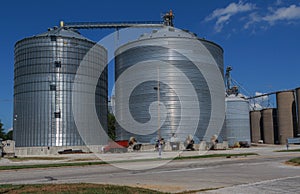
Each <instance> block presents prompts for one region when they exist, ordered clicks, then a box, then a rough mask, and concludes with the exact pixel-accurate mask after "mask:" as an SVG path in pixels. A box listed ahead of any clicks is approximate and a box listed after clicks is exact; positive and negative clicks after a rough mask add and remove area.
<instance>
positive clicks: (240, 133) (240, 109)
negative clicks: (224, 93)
mask: <svg viewBox="0 0 300 194" xmlns="http://www.w3.org/2000/svg"><path fill="white" fill-rule="evenodd" d="M225 107H226V113H225V133H223V136H224V137H223V140H225V141H228V145H229V146H233V145H234V144H235V143H236V142H239V141H247V142H248V143H249V144H251V134H250V121H249V101H248V100H246V99H245V98H243V97H242V96H235V95H230V96H228V97H226V98H225Z"/></svg>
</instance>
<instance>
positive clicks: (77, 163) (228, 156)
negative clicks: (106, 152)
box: [0, 153, 258, 170]
mask: <svg viewBox="0 0 300 194" xmlns="http://www.w3.org/2000/svg"><path fill="white" fill-rule="evenodd" d="M251 155H258V154H257V153H240V154H209V155H197V156H178V157H175V158H162V159H158V158H149V159H138V160H121V161H111V162H104V161H100V162H76V163H56V164H33V165H13V166H0V170H18V169H29V168H53V167H68V166H88V165H102V164H108V163H125V162H146V161H157V160H172V159H173V160H185V159H200V158H217V157H219V158H220V157H226V158H231V157H239V156H244V157H246V156H251Z"/></svg>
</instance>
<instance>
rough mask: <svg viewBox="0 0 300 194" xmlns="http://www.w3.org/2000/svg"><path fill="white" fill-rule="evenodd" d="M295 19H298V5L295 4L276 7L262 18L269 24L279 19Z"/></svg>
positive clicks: (299, 15) (299, 10)
mask: <svg viewBox="0 0 300 194" xmlns="http://www.w3.org/2000/svg"><path fill="white" fill-rule="evenodd" d="M296 19H300V7H298V6H296V5H291V6H289V7H281V8H278V9H277V10H275V11H273V12H272V13H270V14H269V15H266V16H264V17H263V18H262V20H264V21H267V22H268V23H269V24H271V25H273V24H274V23H275V22H277V21H280V20H286V21H290V20H296Z"/></svg>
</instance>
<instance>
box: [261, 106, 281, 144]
mask: <svg viewBox="0 0 300 194" xmlns="http://www.w3.org/2000/svg"><path fill="white" fill-rule="evenodd" d="M261 116H262V124H263V127H262V129H263V135H264V137H263V139H264V143H266V144H275V143H278V130H277V110H276V109H275V108H268V109H263V110H262V111H261Z"/></svg>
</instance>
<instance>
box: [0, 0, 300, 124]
mask: <svg viewBox="0 0 300 194" xmlns="http://www.w3.org/2000/svg"><path fill="white" fill-rule="evenodd" d="M169 9H172V10H173V12H174V13H175V26H176V27H177V28H182V29H188V30H190V31H192V32H195V33H196V34H198V36H199V37H205V38H206V39H208V40H211V41H214V42H216V43H217V44H219V45H221V46H222V47H223V49H224V51H225V52H224V66H225V67H226V66H228V65H231V66H232V67H233V69H234V71H233V74H232V76H233V78H234V79H235V80H237V81H238V82H239V83H240V84H241V85H242V86H243V87H244V88H245V89H246V90H247V91H248V92H249V93H250V95H254V94H255V92H270V91H276V90H283V89H292V88H296V87H300V79H299V78H298V76H299V74H300V54H299V52H300V38H299V34H300V2H299V1H296V0H285V1H283V0H282V1H279V0H278V1H276V0H265V1H246V0H244V1H238V0H236V1H225V0H209V1H199V0H190V1H179V0H164V1H161V0H151V1H149V0H145V1H140V0H132V1H129V0H128V1H122V0H119V1H113V2H112V1H96V0H95V1H88V0H87V1H78V2H77V1H61V0H52V1H37V0H36V1H34V0H27V1H15V0H10V1H2V2H1V5H0V22H1V31H0V35H1V36H0V68H1V71H0V87H1V92H0V119H1V120H2V122H3V123H4V127H5V128H6V129H10V128H11V127H12V115H13V64H14V56H13V52H14V44H15V42H16V41H18V40H20V39H23V38H25V37H28V36H32V35H35V34H39V33H42V32H44V31H46V30H47V28H48V27H53V26H55V25H58V24H59V21H60V20H64V21H70V22H73V21H136V20H138V21H143V20H145V21H149V20H150V21H152V20H160V15H161V14H162V13H164V12H166V11H168V10H169ZM110 32H112V31H111V30H91V31H86V30H81V33H82V34H83V35H84V36H87V37H88V38H90V39H92V40H95V41H99V40H100V39H101V38H102V37H103V36H105V35H106V34H108V33H110ZM110 85H111V84H110ZM248 95H249V94H248Z"/></svg>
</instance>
